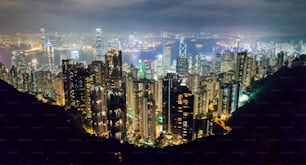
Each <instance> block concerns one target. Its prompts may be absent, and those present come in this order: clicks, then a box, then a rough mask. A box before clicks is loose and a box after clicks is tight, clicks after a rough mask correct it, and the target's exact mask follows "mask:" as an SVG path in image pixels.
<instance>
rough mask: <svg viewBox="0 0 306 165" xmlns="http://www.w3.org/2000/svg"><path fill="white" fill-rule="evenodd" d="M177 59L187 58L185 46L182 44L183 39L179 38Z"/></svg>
mask: <svg viewBox="0 0 306 165" xmlns="http://www.w3.org/2000/svg"><path fill="white" fill-rule="evenodd" d="M179 57H187V44H185V43H184V37H181V38H180V45H179Z"/></svg>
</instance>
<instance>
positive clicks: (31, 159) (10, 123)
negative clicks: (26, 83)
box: [0, 81, 122, 164]
mask: <svg viewBox="0 0 306 165" xmlns="http://www.w3.org/2000/svg"><path fill="white" fill-rule="evenodd" d="M80 123H81V120H80V115H79V113H78V112H76V111H73V110H69V111H67V110H64V109H63V108H61V107H58V106H51V105H47V104H43V103H41V102H38V101H36V100H35V98H34V97H33V96H31V95H27V94H25V93H20V92H17V91H16V90H15V89H14V88H13V87H11V86H10V85H8V84H7V83H5V82H3V81H0V163H13V162H18V163H37V164H41V163H43V162H44V163H48V162H50V163H56V164H58V163H65V164H66V163H82V164H89V163H91V162H106V163H114V162H117V160H116V159H115V157H114V152H117V151H118V150H119V149H120V148H122V146H121V145H120V143H119V142H117V141H114V140H108V141H106V140H103V139H99V138H94V137H91V136H89V135H87V134H85V133H84V132H83V130H82V128H81V125H80Z"/></svg>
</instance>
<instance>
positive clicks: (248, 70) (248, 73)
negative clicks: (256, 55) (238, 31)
mask: <svg viewBox="0 0 306 165" xmlns="http://www.w3.org/2000/svg"><path fill="white" fill-rule="evenodd" d="M252 65H253V56H252V54H250V53H248V55H247V59H246V64H245V66H244V75H245V76H243V80H242V84H243V86H244V87H248V86H249V85H250V84H251V80H252V78H253V76H254V75H253V74H252Z"/></svg>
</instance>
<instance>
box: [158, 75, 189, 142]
mask: <svg viewBox="0 0 306 165" xmlns="http://www.w3.org/2000/svg"><path fill="white" fill-rule="evenodd" d="M163 85H164V87H163V131H165V132H168V133H173V134H178V135H181V136H182V138H183V140H184V141H185V142H188V141H190V140H192V135H193V102H194V96H193V94H192V93H191V91H190V90H189V89H188V87H187V86H186V85H184V84H183V83H181V80H180V78H179V77H177V76H176V75H174V74H167V76H166V77H165V78H164V80H163Z"/></svg>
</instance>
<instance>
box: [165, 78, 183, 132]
mask: <svg viewBox="0 0 306 165" xmlns="http://www.w3.org/2000/svg"><path fill="white" fill-rule="evenodd" d="M180 84H181V78H179V77H178V75H176V74H173V73H167V76H165V77H164V79H163V97H162V99H163V104H162V105H163V131H165V132H172V125H173V113H172V112H173V111H174V112H175V111H176V109H175V107H174V106H172V105H174V104H175V102H176V100H175V98H174V97H173V96H174V95H175V92H176V90H177V89H178V88H179V86H180Z"/></svg>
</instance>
